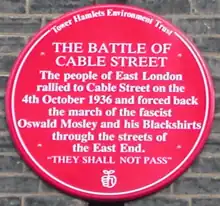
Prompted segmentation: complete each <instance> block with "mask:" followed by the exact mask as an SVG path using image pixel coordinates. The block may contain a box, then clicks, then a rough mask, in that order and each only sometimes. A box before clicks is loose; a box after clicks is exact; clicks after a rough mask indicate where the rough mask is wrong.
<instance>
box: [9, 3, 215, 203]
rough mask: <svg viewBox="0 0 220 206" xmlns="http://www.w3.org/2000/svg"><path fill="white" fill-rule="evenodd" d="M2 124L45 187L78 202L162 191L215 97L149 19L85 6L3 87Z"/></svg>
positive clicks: (203, 70) (187, 156)
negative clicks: (77, 198) (48, 185)
mask: <svg viewBox="0 0 220 206" xmlns="http://www.w3.org/2000/svg"><path fill="white" fill-rule="evenodd" d="M6 105H7V111H6V112H7V121H8V125H9V129H10V131H11V134H12V137H13V140H14V142H15V145H16V146H17V148H18V150H19V151H20V153H21V155H22V157H23V158H24V159H25V161H26V162H27V163H28V164H29V165H30V166H31V168H33V169H34V171H36V173H37V174H38V175H40V176H41V177H42V178H43V179H45V180H46V181H48V182H49V183H51V184H52V185H54V186H56V187H57V188H59V189H61V190H63V191H65V192H67V193H69V194H72V195H78V196H80V197H83V198H89V199H98V200H107V201H108V200H128V199H134V198H137V197H140V196H143V195H148V194H150V193H153V192H155V191H158V190H159V189H161V188H163V187H165V186H166V185H168V184H169V183H171V182H172V181H173V180H174V179H175V178H177V177H178V176H179V175H180V174H181V173H183V171H184V170H185V169H186V168H187V167H189V166H190V164H191V163H192V161H193V160H194V159H195V157H196V155H198V153H199V152H200V150H201V149H202V147H203V145H204V144H205V141H206V139H207V137H208V135H209V131H210V128H211V123H212V119H213V114H214V91H213V85H212V81H211V78H210V74H209V72H208V69H207V67H206V65H205V63H204V61H203V59H202V58H201V56H200V54H199V53H198V51H197V50H196V48H195V47H194V45H193V44H192V43H191V42H190V41H189V40H187V39H186V37H185V36H184V35H183V34H181V33H180V31H179V30H177V29H176V28H175V27H174V26H172V25H171V24H170V23H168V22H167V21H165V20H163V19H162V18H160V17H158V16H156V15H155V14H152V13H150V12H148V11H145V10H142V9H138V8H134V7H129V6H119V5H103V6H94V7H87V8H83V9H79V10H76V11H74V12H71V13H68V14H66V15H64V16H63V17H61V18H58V19H57V20H55V21H53V22H52V23H50V24H49V25H47V26H46V27H44V28H43V29H42V30H41V31H40V32H39V33H38V34H37V35H36V36H35V37H34V38H33V39H32V40H31V41H30V43H29V44H28V45H27V46H26V48H25V49H24V51H23V52H22V53H21V54H20V56H19V58H18V60H17V62H16V64H15V65H14V68H13V70H12V74H11V76H10V80H9V83H8V90H7V98H6Z"/></svg>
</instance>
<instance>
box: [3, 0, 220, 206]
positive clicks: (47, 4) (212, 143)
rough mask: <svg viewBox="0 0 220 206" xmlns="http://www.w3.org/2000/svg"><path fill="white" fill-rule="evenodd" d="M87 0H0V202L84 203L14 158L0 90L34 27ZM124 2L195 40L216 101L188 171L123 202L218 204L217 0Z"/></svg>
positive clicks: (19, 205)
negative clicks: (203, 140)
mask: <svg viewBox="0 0 220 206" xmlns="http://www.w3.org/2000/svg"><path fill="white" fill-rule="evenodd" d="M107 1H108V0H107ZM107 1H105V2H103V0H97V3H106V2H107ZM109 1H110V0H109ZM114 1H115V2H116V1H117V0H114ZM119 1H121V0H118V2H119ZM111 2H112V1H111ZM92 3H93V2H92V0H91V1H90V2H89V1H88V0H81V1H78V0H0V206H86V205H87V203H86V202H84V201H82V200H78V199H74V198H72V197H68V196H66V195H64V194H62V193H60V192H58V191H56V190H55V189H53V188H51V187H50V186H48V185H46V184H45V183H44V182H43V181H41V180H40V179H39V178H38V177H37V176H36V175H35V174H34V173H32V171H31V170H30V169H29V168H28V167H27V166H26V165H25V164H24V162H23V161H22V160H21V159H20V158H19V156H18V155H17V153H16V151H15V149H14V147H13V145H12V142H11V139H10V136H9V133H8V131H7V126H6V122H5V112H4V90H5V86H6V82H7V78H8V75H9V71H10V69H11V67H12V64H13V62H14V60H15V58H16V57H17V55H18V53H19V51H20V50H21V49H22V48H23V47H24V45H25V44H26V42H27V41H28V39H29V38H30V36H31V35H32V34H33V33H34V32H35V31H37V30H38V29H39V28H40V27H42V26H44V25H45V24H46V23H47V22H49V21H50V20H51V19H53V18H54V17H57V16H59V15H60V14H62V13H64V12H67V11H69V10H72V9H74V8H78V7H82V6H84V5H90V4H92ZM128 4H133V5H137V6H140V7H143V8H147V9H149V10H151V11H153V12H155V13H157V14H160V15H163V16H164V17H165V18H167V19H169V20H170V21H172V22H173V23H174V24H176V25H177V26H178V27H180V28H181V29H182V30H183V31H184V32H186V33H187V34H188V35H189V37H190V38H192V39H193V40H194V41H195V42H196V44H197V46H198V47H199V49H200V50H201V51H202V52H203V55H204V57H205V59H206V60H207V62H208V64H209V66H210V69H211V72H212V75H213V78H214V82H215V89H216V93H217V95H216V104H217V105H216V119H215V122H214V126H213V130H212V134H211V135H210V138H209V140H208V142H207V144H206V146H205V148H204V151H203V152H202V154H201V155H200V156H199V158H197V160H196V162H195V163H194V165H193V166H192V167H191V168H190V169H189V171H188V172H187V173H185V174H184V175H183V176H182V177H181V178H179V179H178V180H176V181H175V182H174V184H172V185H171V186H169V187H168V188H166V189H164V190H163V191H161V192H159V193H157V194H155V195H153V196H151V197H146V198H143V199H141V200H137V201H133V202H129V203H125V206H218V205H219V204H220V113H218V112H220V68H219V67H220V54H219V52H220V0H129V2H128Z"/></svg>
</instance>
